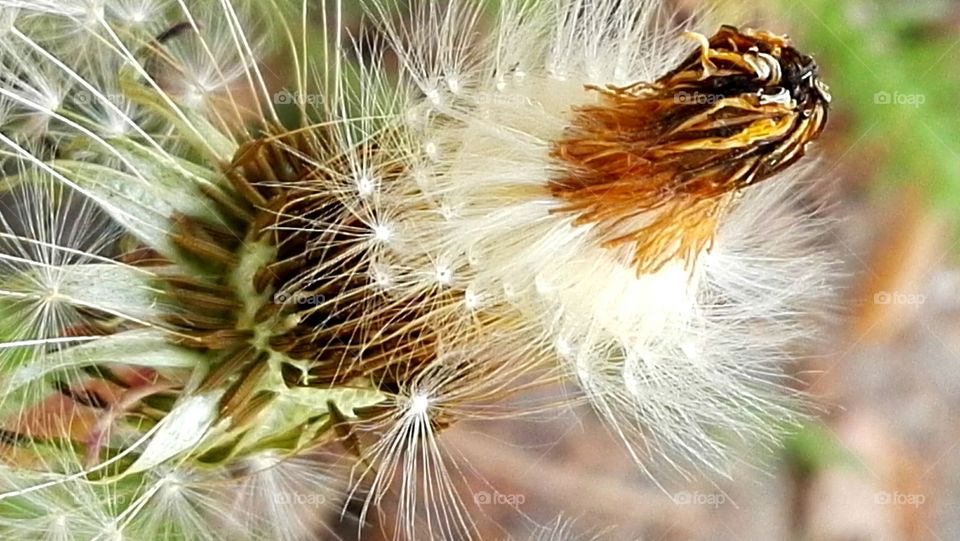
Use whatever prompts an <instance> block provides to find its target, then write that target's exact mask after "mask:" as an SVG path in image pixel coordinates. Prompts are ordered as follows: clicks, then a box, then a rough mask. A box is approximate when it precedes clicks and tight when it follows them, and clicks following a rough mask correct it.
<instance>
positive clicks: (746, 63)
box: [553, 26, 830, 272]
mask: <svg viewBox="0 0 960 541" xmlns="http://www.w3.org/2000/svg"><path fill="white" fill-rule="evenodd" d="M688 35H689V36H690V37H692V38H693V39H694V40H695V41H697V42H698V44H699V48H698V49H697V50H696V51H695V52H693V53H691V54H690V56H688V57H687V58H686V59H685V60H684V61H683V62H681V63H680V65H679V66H678V67H677V68H676V69H674V70H672V71H670V72H669V73H667V74H666V75H664V76H663V77H661V78H660V79H658V80H657V81H655V82H653V83H646V82H640V83H636V84H633V85H630V86H626V87H616V86H608V87H606V88H598V87H592V89H593V90H595V91H597V92H599V93H600V102H599V103H598V104H597V105H591V106H588V107H583V108H581V109H579V110H578V111H577V114H576V120H575V126H574V127H573V129H571V130H570V133H569V136H568V137H566V138H564V139H562V140H560V141H558V142H557V143H556V144H555V148H554V151H553V153H554V155H555V156H556V157H557V158H559V159H560V160H562V161H564V162H566V163H567V164H569V165H572V166H573V167H568V168H565V169H564V172H565V173H564V174H563V175H562V176H561V177H560V178H558V179H556V180H555V181H554V184H553V193H554V195H556V196H557V197H559V198H561V199H563V200H564V201H566V202H567V203H568V204H567V205H566V206H565V207H563V210H565V211H570V212H575V213H577V214H578V215H579V218H578V220H577V222H578V223H580V224H588V223H595V224H596V225H597V227H598V230H599V232H600V235H601V238H602V240H603V242H604V244H605V246H608V247H618V246H621V245H632V246H634V247H635V255H634V260H633V262H634V264H635V265H636V267H637V269H638V271H640V272H644V271H655V270H657V269H659V268H660V267H662V266H663V265H664V264H665V263H667V262H668V261H670V260H672V259H675V258H678V257H682V258H686V259H688V260H690V259H692V258H695V257H696V255H697V254H698V253H700V252H701V251H703V250H704V249H705V248H708V247H709V244H710V242H711V239H712V236H713V231H714V230H715V228H716V222H717V219H718V217H719V216H720V215H721V214H722V213H723V212H724V208H725V206H726V205H727V204H728V203H729V201H730V199H731V198H732V197H734V196H735V195H736V194H737V192H738V191H739V190H741V189H743V188H745V187H747V186H750V185H751V184H754V183H756V182H759V181H762V180H764V179H767V178H769V177H771V176H773V175H775V174H776V173H778V172H780V171H782V170H784V169H785V168H787V167H789V166H790V165H792V164H794V163H795V162H796V161H797V160H799V159H800V158H801V157H803V155H804V153H805V151H806V147H807V145H808V144H809V143H810V141H812V140H813V139H815V138H816V137H817V136H818V135H820V132H821V131H822V130H823V128H824V125H825V123H826V120H827V109H828V105H829V103H830V94H829V93H828V90H827V87H826V85H825V84H824V83H823V82H822V81H821V80H820V78H819V75H818V70H817V64H816V62H814V60H813V59H812V58H811V57H809V56H806V55H804V54H802V53H800V52H799V51H797V50H796V49H794V48H793V47H792V46H790V44H789V42H788V40H787V39H786V38H784V37H781V36H777V35H774V34H770V33H768V32H762V31H753V30H744V31H740V30H738V29H737V28H734V27H732V26H723V27H722V28H721V29H720V31H719V32H717V33H716V34H715V35H714V36H713V37H711V38H710V39H707V38H706V37H705V36H702V35H700V34H693V33H691V34H688Z"/></svg>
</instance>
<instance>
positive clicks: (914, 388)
mask: <svg viewBox="0 0 960 541" xmlns="http://www.w3.org/2000/svg"><path fill="white" fill-rule="evenodd" d="M677 2H678V3H679V4H682V7H683V9H688V10H690V9H703V6H704V5H707V6H708V7H710V8H713V9H715V11H714V15H712V16H711V17H710V18H711V20H715V21H716V22H717V23H720V22H733V23H740V24H744V23H745V24H747V25H749V26H755V27H761V28H766V29H769V30H773V31H777V32H780V33H786V34H789V35H790V36H791V37H792V38H793V39H794V41H795V42H796V44H797V46H798V47H799V48H801V49H802V50H804V51H809V52H812V53H813V54H814V55H815V57H816V58H817V60H818V62H819V64H820V65H821V68H822V71H823V74H824V75H823V77H824V79H825V80H826V81H827V82H828V83H829V84H830V86H831V88H832V90H833V94H834V105H833V109H832V116H831V121H830V123H829V126H828V129H827V132H826V134H825V135H824V137H823V138H822V139H821V141H820V143H819V145H818V148H817V150H816V152H815V153H814V154H815V158H813V159H818V160H819V161H820V167H819V174H818V178H819V184H818V188H817V190H818V191H819V192H820V194H821V195H823V196H824V197H826V198H827V200H828V201H832V202H834V204H833V205H832V207H831V208H830V210H829V216H831V217H832V218H834V220H833V221H832V225H831V228H830V229H829V230H828V231H825V233H824V238H823V239H822V242H823V245H824V246H825V247H826V248H827V249H830V250H833V251H834V253H836V255H837V259H839V260H840V261H841V265H840V267H841V270H842V276H841V277H840V280H839V284H838V286H839V287H838V293H839V295H840V296H839V298H838V300H837V301H836V306H834V307H833V308H834V310H833V313H834V314H835V317H834V319H833V320H832V321H831V322H830V324H829V325H828V326H827V328H826V329H825V330H824V332H823V335H822V337H821V338H822V339H821V340H819V341H817V342H816V343H811V344H809V345H808V346H806V347H805V348H804V351H803V359H802V360H800V361H798V363H797V364H796V366H795V367H793V371H794V373H795V375H796V376H797V378H798V379H799V380H801V381H802V382H804V384H805V385H806V386H807V387H808V388H809V392H810V394H811V396H812V397H813V401H814V403H815V404H816V406H817V408H816V409H817V412H816V413H815V415H814V420H813V421H811V422H810V423H809V424H808V425H807V426H806V427H804V428H803V429H802V430H801V431H800V432H799V433H798V434H797V435H796V436H794V437H793V438H791V439H790V440H788V441H787V442H785V445H784V447H783V448H782V449H779V450H776V451H773V452H766V451H754V450H745V452H747V453H749V454H752V455H753V456H751V460H750V461H749V462H750V463H751V464H752V465H746V464H745V465H744V466H743V467H740V468H736V469H735V471H734V475H733V477H732V479H713V480H701V481H695V482H692V483H689V484H684V483H678V482H671V483H670V484H669V485H666V486H664V487H658V486H656V485H655V484H654V483H652V482H651V481H650V480H649V478H647V477H645V476H644V475H643V474H642V473H640V472H639V471H638V470H637V468H636V467H635V466H634V464H633V463H632V462H631V460H630V458H629V456H628V455H627V454H626V453H625V451H624V450H623V448H622V446H621V445H620V444H619V442H618V441H616V440H615V438H613V437H612V436H611V435H610V434H608V433H607V432H606V431H605V430H604V429H603V428H602V427H601V426H600V425H599V423H598V421H597V420H596V419H595V418H594V417H593V416H592V414H591V413H590V412H589V411H586V410H583V411H579V410H577V411H570V412H567V413H563V414H558V415H557V416H555V417H553V418H550V419H546V420H539V421H530V420H525V421H517V422H502V423H492V424H489V425H485V426H478V425H469V426H457V427H454V428H452V429H450V430H449V431H448V432H447V433H445V435H444V437H445V439H446V442H447V443H448V445H449V446H450V449H451V450H452V451H453V452H454V453H455V454H456V453H460V454H462V455H463V457H464V458H466V459H467V461H468V463H469V464H470V467H471V471H470V476H471V477H472V478H477V479H485V480H486V481H485V482H486V483H489V484H488V485H486V484H484V483H485V482H484V481H476V485H475V486H473V487H472V488H473V491H474V494H475V495H477V494H479V497H476V496H475V499H476V498H479V499H477V502H476V503H478V504H479V505H478V507H479V510H480V513H481V514H482V515H486V517H483V516H482V515H481V517H480V524H481V528H482V529H483V531H484V532H485V533H484V535H485V536H487V537H484V538H485V539H487V538H489V539H505V538H508V537H510V536H513V537H514V538H516V539H527V538H529V531H530V527H531V524H534V523H540V524H550V523H552V522H554V521H555V520H556V517H557V516H558V515H560V514H561V513H562V514H563V519H565V520H566V519H568V520H570V521H571V523H570V524H569V528H568V531H570V532H580V533H582V534H585V535H586V537H584V539H587V538H590V536H592V535H596V536H597V538H598V539H624V540H634V539H641V538H642V539H650V540H665V541H666V540H675V541H680V540H730V541H748V540H810V541H855V540H863V541H886V540H911V541H913V540H916V541H923V540H931V541H933V540H941V541H948V540H955V539H960V422H958V421H960V267H958V256H960V243H958V238H960V237H958V235H957V233H958V223H960V222H958V220H956V219H955V216H958V215H960V2H957V1H956V0H909V1H906V2H904V1H903V0H774V1H769V0H768V1H764V2H753V1H748V0H742V1H736V0H734V1H730V0H727V1H724V2H722V3H718V2H709V1H706V0H705V1H703V2H701V1H700V0H684V1H682V2H681V1H680V0H677ZM348 4H349V3H348ZM357 24H359V23H357ZM755 464H761V466H760V467H756V466H755ZM387 505H389V504H387ZM378 531H379V529H378V528H377V527H376V525H372V526H371V527H370V528H369V529H368V530H367V533H366V534H365V536H364V539H371V540H373V539H379V538H380V537H379V535H380V534H378Z"/></svg>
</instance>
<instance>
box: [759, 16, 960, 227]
mask: <svg viewBox="0 0 960 541" xmlns="http://www.w3.org/2000/svg"><path fill="white" fill-rule="evenodd" d="M777 1H778V3H779V7H780V13H781V14H782V16H783V18H784V19H786V22H791V23H792V24H791V26H792V27H793V28H794V29H795V31H794V33H795V34H798V35H797V36H795V37H797V38H799V39H798V41H800V42H801V43H802V47H803V48H804V49H805V50H809V51H814V52H815V56H816V57H817V59H818V62H819V63H820V65H821V68H822V69H823V71H824V77H825V80H827V81H828V82H829V84H830V86H831V89H832V91H833V94H834V112H836V113H839V115H838V116H839V117H840V118H846V119H848V120H849V122H850V125H849V126H847V129H848V132H847V134H846V140H845V141H844V142H843V144H842V146H841V147H840V148H838V149H837V151H838V153H837V154H836V155H835V156H834V158H833V159H834V160H837V163H839V161H841V160H851V161H853V160H857V159H860V160H864V159H865V157H866V158H867V161H862V162H861V163H859V164H857V165H858V166H861V167H864V168H865V169H863V170H864V171H865V173H867V174H871V175H873V180H874V186H876V187H878V188H880V189H881V190H882V189H884V188H890V187H892V186H896V185H898V184H918V185H920V186H922V187H923V188H924V190H925V191H926V193H927V194H928V195H929V198H930V200H931V201H932V202H934V203H935V204H936V206H937V207H938V208H939V209H941V210H952V209H955V208H957V206H958V205H960V122H958V119H960V116H958V112H960V103H958V97H960V70H958V61H960V19H955V20H954V21H952V22H950V20H949V17H947V15H948V14H949V13H950V12H951V10H953V12H954V13H956V10H955V8H952V7H951V6H953V5H954V4H953V3H951V2H946V1H939V0H910V1H908V2H903V1H901V0H777ZM828 129H829V128H828ZM876 155H879V156H882V158H883V159H882V161H879V162H875V161H870V159H872V157H873V156H876ZM828 169H829V167H828Z"/></svg>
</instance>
